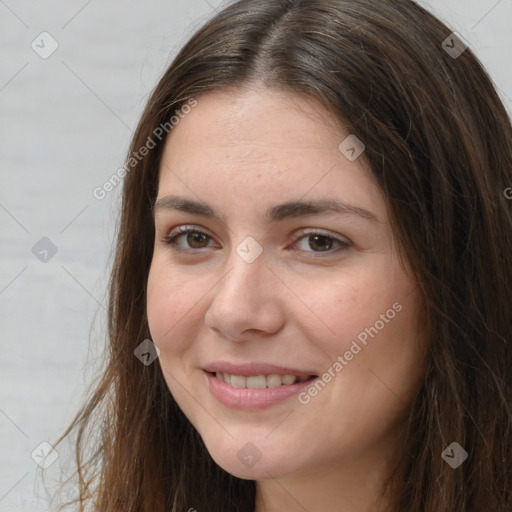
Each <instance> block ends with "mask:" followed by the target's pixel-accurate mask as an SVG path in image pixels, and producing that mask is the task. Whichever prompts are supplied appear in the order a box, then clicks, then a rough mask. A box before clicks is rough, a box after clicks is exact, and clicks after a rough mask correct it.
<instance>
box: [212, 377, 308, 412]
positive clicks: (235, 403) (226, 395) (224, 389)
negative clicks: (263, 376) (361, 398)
mask: <svg viewBox="0 0 512 512" xmlns="http://www.w3.org/2000/svg"><path fill="white" fill-rule="evenodd" d="M203 371H204V370H203ZM204 373H205V375H206V377H207V379H208V381H209V385H210V391H211V393H212V395H213V396H214V397H215V398H216V399H217V400H218V401H219V402H220V403H222V404H224V405H226V406H227V407H233V408H235V409H264V408H265V407H269V406H271V405H274V404H277V403H279V402H283V401H284V400H286V399H287V398H290V397H291V396H293V395H296V394H297V393H299V392H300V390H301V389H304V388H305V387H307V386H309V385H310V384H311V383H312V382H313V381H314V380H315V378H312V379H309V380H306V381H304V382H296V383H295V384H288V385H281V386H278V387H275V388H263V389H248V388H234V387H232V386H230V385H228V384H226V383H225V382H223V381H221V380H219V379H218V378H217V377H216V376H215V375H212V374H211V373H208V372H204Z"/></svg>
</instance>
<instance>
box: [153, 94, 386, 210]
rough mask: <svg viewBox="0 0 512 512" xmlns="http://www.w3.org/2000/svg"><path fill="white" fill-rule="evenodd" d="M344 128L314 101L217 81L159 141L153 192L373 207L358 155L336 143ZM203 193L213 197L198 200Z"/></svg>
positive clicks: (375, 195)
mask: <svg viewBox="0 0 512 512" xmlns="http://www.w3.org/2000/svg"><path fill="white" fill-rule="evenodd" d="M349 135H350V133H349V132H348V131H347V130H346V129H345V127H344V126H343V125H342V124H341V123H340V121H339V120H337V119H335V118H334V116H333V115H332V114H331V113H330V112H329V111H328V110H326V109H325V108H324V107H323V106H322V105H321V104H320V103H318V102H316V101H315V100H312V99H311V98H308V97H305V96H301V95H297V94H292V93H288V92H283V91H278V90H276V91H275V90H269V89H263V90H262V89H257V90H243V91H240V90H232V89H231V90H230V89H225V90H224V89H221V90H218V91H215V92H210V93H206V94H204V95H202V96H200V97H198V98H197V106H195V107H194V108H193V109H191V111H190V112H189V113H188V114H187V115H185V116H183V118H182V119H181V121H180V123H179V124H178V125H176V126H175V127H174V128H173V130H172V131H171V133H170V135H169V136H168V138H167V141H166V143H165V148H164V153H163V157H162V160H161V166H160V183H159V185H160V186H159V194H158V195H159V197H162V196H164V195H170V194H175V193H180V194H181V195H183V194H186V195H187V196H188V197H191V198H192V197H194V196H196V197H195V199H199V200H202V199H204V200H205V202H207V203H209V204H211V203H212V201H213V203H215V200H216V199H218V200H219V201H223V203H224V204H223V205H222V207H219V209H220V210H221V209H222V208H226V207H229V205H226V204H225V199H226V196H227V197H230V198H231V201H232V203H233V204H234V203H237V205H238V207H240V206H241V205H245V206H247V207H249V206H250V205H252V204H254V203H259V205H260V206H261V207H262V208H264V207H265V206H267V207H268V206H270V205H272V204H276V203H278V202H279V203H282V202H284V201H291V200H298V199H299V198H303V199H306V200H312V199H337V200H343V201H345V202H347V203H358V204H359V206H361V208H366V209H370V208H373V211H374V212H375V215H376V216H378V217H380V218H384V217H385V215H386V214H385V211H384V209H383V208H384V205H383V198H382V194H381V192H380V190H379V189H378V187H377V185H376V183H375V182H374V180H373V177H372V175H371V173H370V171H369V168H368V166H367V165H366V164H365V162H364V158H363V157H360V158H358V159H357V160H356V161H350V160H349V159H347V158H346V157H345V156H343V155H342V153H341V152H340V150H339V148H338V146H339V145H340V143H341V142H342V141H343V140H344V139H345V138H346V137H347V136H349ZM206 198H213V199H212V200H208V201H206Z"/></svg>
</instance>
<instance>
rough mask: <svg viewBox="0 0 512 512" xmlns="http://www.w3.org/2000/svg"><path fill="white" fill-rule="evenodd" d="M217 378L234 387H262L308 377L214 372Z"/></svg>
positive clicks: (287, 384) (290, 382) (286, 384)
mask: <svg viewBox="0 0 512 512" xmlns="http://www.w3.org/2000/svg"><path fill="white" fill-rule="evenodd" d="M215 376H216V377H217V379H219V380H221V381H223V382H225V383H226V384H228V385H230V386H232V387H234V388H249V389H264V388H266V387H267V388H277V387H279V386H282V385H285V386H289V385H290V384H295V382H304V381H305V380H307V379H308V377H295V375H276V374H272V375H251V376H249V377H245V376H243V375H230V374H229V373H222V372H216V373H215Z"/></svg>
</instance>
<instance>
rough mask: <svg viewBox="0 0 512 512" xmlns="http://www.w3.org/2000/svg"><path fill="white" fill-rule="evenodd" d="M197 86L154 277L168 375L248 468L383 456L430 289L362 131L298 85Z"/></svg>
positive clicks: (404, 398)
mask: <svg viewBox="0 0 512 512" xmlns="http://www.w3.org/2000/svg"><path fill="white" fill-rule="evenodd" d="M197 100H198V104H197V106H195V107H194V108H193V109H192V110H191V111H190V113H188V115H186V117H184V118H183V119H182V120H181V121H180V123H179V124H178V125H177V126H175V127H174V129H173V130H172V132H171V133H170V136H169V137H168V140H167V142H166V145H165V150H164V153H163V157H162V162H161V168H160V181H159V189H158V197H157V208H156V209H155V212H156V213H155V229H156V237H155V246H154V255H153V260H152V265H151V270H150V273H149V279H148V290H147V314H148V321H149V327H150V331H151V335H152V340H153V342H154V343H155V344H156V345H157V347H158V348H159V349H160V357H159V362H160V365H161V367H162V371H163V375H164V377H165V380H166V382H167V385H168V387H169V390H170V392H171V393H172V395H173V397H174V398H175V400H176V401H177V403H178V404H179V406H180V408H181V409H182V410H183V412H184V413H185V415H186V416H187V418H188V419H189V420H190V422H191V423H192V424H193V425H194V427H195V428H196V429H197V431H198V432H199V434H200V435H201V437H202V439H203V440H204V442H205V445H206V447H207V449H208V451H209V452H210V454H211V455H212V457H213V459H214V460H215V461H216V462H217V463H218V464H219V465H220V466H221V467H223V468H224V469H225V470H226V471H228V472H230V473H232V474H234V475H236V476H238V477H240V478H248V479H265V478H269V475H271V476H272V477H273V478H277V477H284V476H288V477H290V476H293V475H296V476H304V475H307V474H310V473H312V472H315V473H318V472H319V471H336V470H337V469H338V468H340V467H342V466H343V465H344V464H347V463H348V462H349V461H350V463H351V464H352V463H354V462H355V461H358V462H360V463H363V462H362V461H368V462H369V463H370V461H373V462H375V460H376V459H378V460H384V459H383V457H384V458H386V457H388V456H390V455H391V454H392V453H394V452H395V450H396V448H397V445H396V443H397V439H396V436H397V432H398V428H399V427H400V425H401V422H402V420H403V415H404V412H405V411H406V410H407V408H408V406H409V404H410V402H411V399H412V397H413V395H414V393H415V392H416V390H417V388H418V386H419V383H420V381H421V379H422V375H423V374H422V371H421V368H422V356H421V351H420V335H419V324H420V322H419V318H420V311H421V302H420V300H419V294H418V289H417V286H416V283H415V281H414V280H413V278H412V277H411V274H410V272H409V271H408V270H407V269H404V268H403V267H402V266H401V264H400V262H399V259H398V254H397V250H396V247H395V245H394V242H393V238H392V232H391V227H390V220H389V217H388V213H387V210H386V204H385V200H384V197H383V195H382V193H381V191H380V189H379V188H378V186H377V185H376V183H375V182H374V180H373V179H372V177H371V175H370V173H369V171H368V170H367V168H366V164H365V163H364V161H363V159H364V153H363V156H360V157H358V158H356V157H357V154H358V152H359V151H360V150H361V146H360V145H358V144H357V141H355V139H353V136H350V132H349V131H347V130H345V129H343V127H341V126H339V125H336V124H335V121H334V119H333V118H332V117H331V116H330V115H329V113H328V112H327V111H326V110H325V109H324V108H323V107H322V106H321V105H319V104H317V103H315V102H314V101H313V100H310V99H307V98H305V97H303V96H298V95H294V94H291V93H285V92H278V91H274V90H269V89H254V90H252V91H250V92H248V91H239V90H238V91H233V90H228V89H224V90H220V91H217V92H214V93H208V94H206V95H204V96H201V97H199V98H198V99H197ZM349 136H350V137H349ZM347 137H349V138H348V139H347ZM345 139H347V140H345ZM343 141H345V142H344V143H343V144H342V145H341V149H340V148H339V146H340V143H342V142H343ZM363 142H364V141H363ZM352 148H353V150H352ZM171 196H172V198H170V197H171ZM327 202H331V203H327ZM334 202H336V205H337V208H334V206H335V203H334ZM317 203H318V204H317ZM328 204H330V205H331V206H333V208H330V209H329V208H324V206H325V205H328ZM179 227H181V229H182V230H184V229H189V228H190V229H191V230H192V231H193V232H192V233H189V234H187V233H186V232H185V233H184V234H183V233H180V232H177V231H176V229H177V228H179ZM169 235H170V239H171V240H172V243H170V244H169V243H167V242H165V239H166V237H169ZM215 371H217V372H219V373H218V374H217V376H216V374H215ZM284 375H288V377H284ZM312 376H316V377H314V378H312V379H309V377H312ZM305 379H306V380H305ZM292 382H293V383H292Z"/></svg>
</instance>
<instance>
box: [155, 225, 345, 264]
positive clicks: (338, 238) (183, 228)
mask: <svg viewBox="0 0 512 512" xmlns="http://www.w3.org/2000/svg"><path fill="white" fill-rule="evenodd" d="M190 232H193V233H199V234H202V235H206V236H207V237H208V238H210V239H211V240H214V237H213V236H212V235H210V234H208V232H207V230H205V229H204V228H202V227H200V226H196V225H194V224H184V225H180V226H177V227H175V228H173V229H172V230H171V231H170V232H169V233H168V234H167V235H165V236H164V237H163V238H162V240H161V241H162V242H163V243H164V244H166V245H172V246H175V248H174V249H173V250H174V251H176V252H198V251H199V250H200V249H178V248H176V244H174V242H172V241H171V240H172V239H175V238H177V237H179V236H180V235H186V234H188V233H190ZM308 235H309V236H314V235H319V236H325V237H326V238H330V239H332V240H334V241H335V242H338V243H339V244H340V245H341V247H338V248H337V249H334V250H329V251H318V252H315V251H302V250H299V252H306V253H309V254H313V255H317V256H314V257H322V253H325V254H326V255H325V256H323V257H324V258H326V257H328V256H331V255H335V254H337V253H338V252H341V251H344V250H347V249H348V248H349V247H352V246H353V244H352V242H351V241H350V240H349V239H348V238H347V237H345V236H343V235H338V234H334V233H331V232H330V231H327V230H324V229H320V228H302V229H300V230H299V231H298V232H296V233H295V234H294V238H293V241H292V243H291V245H295V244H296V243H297V242H299V241H300V240H301V239H302V238H305V237H307V236H308ZM207 248H208V247H202V248H201V249H207Z"/></svg>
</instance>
